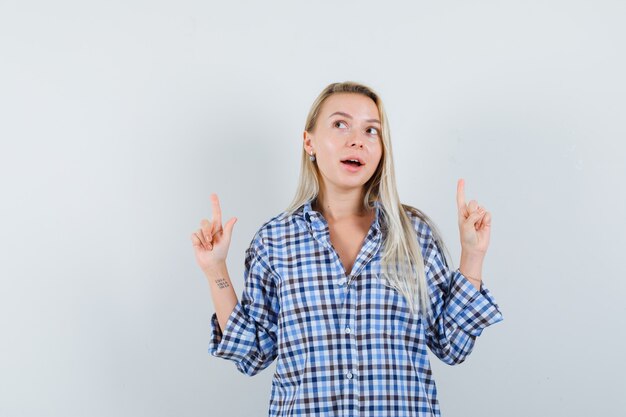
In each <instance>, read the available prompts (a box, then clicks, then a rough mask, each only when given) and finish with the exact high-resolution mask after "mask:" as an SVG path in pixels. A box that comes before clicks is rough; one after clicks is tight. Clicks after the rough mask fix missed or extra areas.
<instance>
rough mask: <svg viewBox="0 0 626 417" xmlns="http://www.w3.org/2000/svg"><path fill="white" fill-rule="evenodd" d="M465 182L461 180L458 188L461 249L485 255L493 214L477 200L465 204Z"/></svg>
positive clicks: (457, 199) (457, 200)
mask: <svg viewBox="0 0 626 417" xmlns="http://www.w3.org/2000/svg"><path fill="white" fill-rule="evenodd" d="M464 187H465V180H463V178H461V179H459V181H458V182H457V188H456V203H457V206H458V216H459V231H460V234H461V247H462V248H463V250H464V251H465V252H466V253H472V254H483V255H484V254H485V253H486V252H487V247H488V246H489V235H490V233H491V213H489V212H488V211H486V210H485V209H484V208H483V207H480V206H479V205H478V202H477V201H476V200H471V201H470V202H469V204H465V190H464Z"/></svg>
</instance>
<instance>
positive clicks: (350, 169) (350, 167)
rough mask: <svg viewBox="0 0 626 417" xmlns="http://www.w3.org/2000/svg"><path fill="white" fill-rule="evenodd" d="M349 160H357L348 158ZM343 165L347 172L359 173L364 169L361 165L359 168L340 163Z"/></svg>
mask: <svg viewBox="0 0 626 417" xmlns="http://www.w3.org/2000/svg"><path fill="white" fill-rule="evenodd" d="M348 159H356V158H348ZM339 163H340V164H341V166H343V167H344V168H345V170H346V171H348V172H359V171H360V170H361V169H363V167H364V165H359V166H358V167H355V166H353V165H350V164H344V163H343V162H339Z"/></svg>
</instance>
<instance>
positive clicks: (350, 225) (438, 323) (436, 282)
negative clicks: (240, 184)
mask: <svg viewBox="0 0 626 417" xmlns="http://www.w3.org/2000/svg"><path fill="white" fill-rule="evenodd" d="M301 159H302V165H301V171H300V180H299V184H298V189H297V191H296V195H295V198H294V200H293V202H292V203H291V205H290V206H289V207H288V208H287V209H286V210H285V211H283V212H282V213H280V214H279V215H277V216H275V217H273V218H271V219H270V220H268V221H267V222H266V223H265V224H263V225H262V226H261V228H260V229H259V231H258V232H257V233H256V234H255V235H254V237H253V239H252V241H251V243H250V246H249V248H248V249H247V251H246V257H245V274H244V279H245V288H244V291H243V293H242V296H241V300H238V299H237V296H236V295H235V293H234V290H233V287H232V285H231V280H230V277H229V275H228V271H227V268H226V257H227V253H228V247H229V246H230V240H231V235H232V230H233V226H234V224H235V222H236V220H237V219H236V218H235V217H233V218H231V219H230V220H229V221H228V222H226V223H225V224H224V225H223V226H222V214H221V209H220V205H219V201H218V197H217V195H215V194H212V195H211V198H212V202H213V218H212V219H211V220H210V221H209V220H207V219H203V220H202V222H201V229H199V230H198V231H197V232H195V233H193V234H192V236H191V239H192V242H193V247H194V250H195V256H196V260H197V263H198V265H199V266H200V268H201V269H202V271H203V272H204V273H205V275H206V278H207V279H208V281H209V285H210V288H211V294H212V298H213V303H214V306H215V310H216V311H215V313H214V314H213V315H212V317H211V340H210V344H209V352H210V353H211V354H212V355H214V356H216V357H220V358H223V359H227V360H230V361H232V362H234V363H235V365H236V367H237V369H238V370H239V371H240V372H242V373H244V374H246V375H250V376H251V375H255V374H256V373H258V372H259V371H261V370H263V369H265V368H266V367H267V366H269V365H270V363H272V362H273V361H274V360H275V359H276V358H277V364H276V372H275V373H274V376H273V379H272V387H271V397H270V401H269V415H270V416H292V415H293V416H296V415H297V416H313V415H315V416H339V415H341V416H381V417H383V416H384V417H390V416H439V415H440V408H439V403H438V400H437V389H436V386H435V381H434V380H433V378H432V372H431V368H430V362H429V358H428V355H427V350H426V347H428V348H429V349H430V351H431V352H432V353H433V354H434V355H436V356H437V357H438V358H439V359H441V360H442V361H444V362H445V363H447V364H450V365H454V364H459V363H461V362H463V361H464V360H465V359H466V358H467V356H468V355H469V354H470V353H471V351H472V349H473V346H474V342H475V340H476V337H478V336H479V335H480V334H481V332H482V330H483V329H484V328H485V327H487V326H490V325H492V324H494V323H497V322H499V321H501V320H502V319H503V318H502V314H501V312H500V310H499V307H498V305H497V304H496V302H495V299H494V298H493V296H492V295H491V294H490V292H489V290H488V289H487V288H486V287H485V285H484V283H483V281H482V265H483V259H484V257H485V253H486V251H487V247H488V245H489V234H490V223H491V215H490V213H489V212H488V211H485V209H484V208H482V207H480V206H479V205H478V203H477V202H476V201H474V200H472V201H470V202H469V203H468V204H466V202H465V196H464V183H463V180H462V179H461V180H459V182H458V186H457V205H458V224H459V230H460V237H461V247H462V251H461V261H460V265H459V268H457V269H456V270H452V269H451V268H449V267H448V264H449V262H448V261H447V260H446V256H444V254H443V249H444V248H445V246H444V245H443V243H442V241H441V238H440V235H439V233H438V232H437V229H436V227H435V225H434V224H433V222H432V221H431V220H430V219H429V218H428V217H427V216H426V215H425V214H424V213H423V212H421V211H420V210H418V209H416V208H414V207H411V206H408V205H405V204H402V203H401V202H400V197H399V196H398V192H397V188H396V182H395V174H394V165H393V157H392V150H391V139H390V134H389V126H388V123H387V118H386V115H385V110H384V107H383V103H382V101H381V99H380V97H379V95H378V94H377V93H376V92H374V91H373V90H372V89H371V88H369V87H367V86H365V85H363V84H359V83H354V82H343V83H333V84H330V85H329V86H327V87H326V88H325V89H324V90H323V91H322V92H321V93H320V95H319V96H318V97H317V99H316V100H315V102H314V103H313V105H312V107H311V110H310V112H309V114H308V117H307V119H306V124H305V130H304V135H303V146H302V156H301ZM477 394H478V392H477Z"/></svg>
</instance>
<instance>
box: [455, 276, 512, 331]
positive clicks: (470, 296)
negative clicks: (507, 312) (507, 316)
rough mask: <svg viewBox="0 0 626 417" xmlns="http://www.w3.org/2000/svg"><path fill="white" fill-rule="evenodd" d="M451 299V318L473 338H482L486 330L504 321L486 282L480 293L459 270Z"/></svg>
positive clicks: (481, 286) (482, 284)
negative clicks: (481, 335)
mask: <svg viewBox="0 0 626 417" xmlns="http://www.w3.org/2000/svg"><path fill="white" fill-rule="evenodd" d="M450 297H451V298H450V300H449V302H448V307H447V313H448V315H449V317H451V318H452V319H453V320H454V321H455V322H456V323H457V324H458V325H459V327H460V328H461V329H463V330H464V331H465V332H467V333H469V334H470V335H472V336H480V334H481V333H482V331H483V329H484V328H486V327H487V326H491V325H492V324H495V323H498V322H500V321H502V320H503V319H504V318H503V317H502V312H501V311H500V308H499V307H498V304H497V303H496V300H495V298H494V297H493V295H491V292H489V290H488V289H487V287H486V286H485V284H484V282H481V285H480V291H479V290H477V289H476V287H475V286H474V284H472V283H471V282H470V281H469V280H468V279H467V278H466V277H465V275H463V274H462V273H461V272H460V271H459V270H458V269H457V270H455V271H454V272H453V273H452V281H451V283H450Z"/></svg>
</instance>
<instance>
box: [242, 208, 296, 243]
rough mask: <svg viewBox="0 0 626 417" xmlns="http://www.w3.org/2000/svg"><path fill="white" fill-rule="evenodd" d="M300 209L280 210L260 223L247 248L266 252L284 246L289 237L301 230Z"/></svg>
mask: <svg viewBox="0 0 626 417" xmlns="http://www.w3.org/2000/svg"><path fill="white" fill-rule="evenodd" d="M302 222H303V216H302V213H301V211H299V210H298V211H296V212H295V213H289V212H287V211H282V212H280V213H278V214H277V215H275V216H273V217H271V218H270V219H268V220H266V221H265V222H263V224H261V226H260V227H259V229H258V230H257V232H256V233H255V234H254V236H253V237H252V240H251V241H250V247H249V249H248V250H256V251H257V252H259V251H260V252H268V251H270V250H272V249H274V248H281V247H282V248H284V247H285V245H286V244H287V243H288V240H289V239H293V238H294V236H295V235H297V233H298V232H300V231H301V229H302V225H303V223H302Z"/></svg>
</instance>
